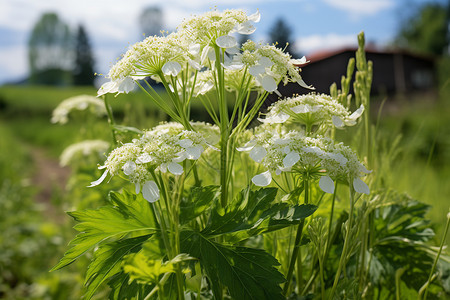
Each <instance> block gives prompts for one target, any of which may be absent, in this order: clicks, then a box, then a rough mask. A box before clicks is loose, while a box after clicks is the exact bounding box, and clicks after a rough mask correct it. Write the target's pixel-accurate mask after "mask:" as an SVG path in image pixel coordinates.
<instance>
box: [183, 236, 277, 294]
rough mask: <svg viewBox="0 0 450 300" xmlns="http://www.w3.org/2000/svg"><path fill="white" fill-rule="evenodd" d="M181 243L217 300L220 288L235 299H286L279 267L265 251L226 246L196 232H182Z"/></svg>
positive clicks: (220, 292) (220, 291)
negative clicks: (195, 259)
mask: <svg viewBox="0 0 450 300" xmlns="http://www.w3.org/2000/svg"><path fill="white" fill-rule="evenodd" d="M180 241H181V251H182V252H184V253H188V254H189V255H190V256H193V257H196V258H198V259H199V261H200V264H201V265H202V268H203V269H204V270H205V271H206V275H207V276H208V278H209V282H210V283H211V285H212V289H213V292H214V295H215V297H216V298H217V299H221V294H222V289H221V284H222V285H224V286H226V287H227V288H228V290H229V292H230V295H231V298H232V299H246V300H252V299H254V300H264V299H270V300H276V299H284V297H283V295H282V290H281V287H280V284H281V283H283V282H284V281H285V279H284V277H283V275H282V274H281V273H280V272H278V270H277V269H276V268H275V267H276V266H277V265H279V263H278V261H277V260H276V259H275V258H274V257H273V256H271V255H270V254H268V253H267V252H265V251H264V250H261V249H253V248H246V247H235V246H231V245H223V244H220V243H217V242H215V241H212V240H210V239H208V237H206V236H204V235H202V234H201V233H198V232H194V231H184V232H182V233H181V239H180Z"/></svg>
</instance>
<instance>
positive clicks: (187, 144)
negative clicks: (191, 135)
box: [178, 139, 194, 148]
mask: <svg viewBox="0 0 450 300" xmlns="http://www.w3.org/2000/svg"><path fill="white" fill-rule="evenodd" d="M193 143H194V142H193V141H191V140H190V139H182V140H180V141H179V142H178V145H180V146H181V147H183V148H187V147H190V146H192V144H193Z"/></svg>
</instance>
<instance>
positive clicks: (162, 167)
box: [159, 163, 167, 173]
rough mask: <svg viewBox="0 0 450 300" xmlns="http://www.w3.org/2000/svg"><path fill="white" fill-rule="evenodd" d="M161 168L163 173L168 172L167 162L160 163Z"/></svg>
mask: <svg viewBox="0 0 450 300" xmlns="http://www.w3.org/2000/svg"><path fill="white" fill-rule="evenodd" d="M159 170H160V171H161V172H162V173H166V172H167V163H162V164H160V165H159Z"/></svg>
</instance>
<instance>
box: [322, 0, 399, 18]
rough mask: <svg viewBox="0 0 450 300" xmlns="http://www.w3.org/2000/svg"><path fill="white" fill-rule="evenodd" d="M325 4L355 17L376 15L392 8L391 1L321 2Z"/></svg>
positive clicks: (331, 0)
mask: <svg viewBox="0 0 450 300" xmlns="http://www.w3.org/2000/svg"><path fill="white" fill-rule="evenodd" d="M323 1H324V2H326V3H327V4H329V5H331V6H333V7H335V8H338V9H341V10H344V11H346V12H348V13H349V14H350V15H352V16H354V17H357V16H360V17H361V16H362V15H366V16H368V15H376V14H378V13H379V12H381V11H383V10H385V9H389V8H391V7H393V6H394V1H393V0H323Z"/></svg>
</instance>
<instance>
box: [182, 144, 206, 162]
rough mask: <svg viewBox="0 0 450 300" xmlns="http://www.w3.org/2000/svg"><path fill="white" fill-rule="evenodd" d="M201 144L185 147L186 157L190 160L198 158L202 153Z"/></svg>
mask: <svg viewBox="0 0 450 300" xmlns="http://www.w3.org/2000/svg"><path fill="white" fill-rule="evenodd" d="M203 150H204V149H203V146H202V145H196V146H192V147H188V148H186V158H187V159H191V160H196V159H199V158H200V155H202V153H203Z"/></svg>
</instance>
